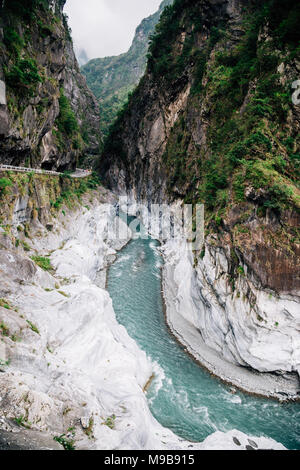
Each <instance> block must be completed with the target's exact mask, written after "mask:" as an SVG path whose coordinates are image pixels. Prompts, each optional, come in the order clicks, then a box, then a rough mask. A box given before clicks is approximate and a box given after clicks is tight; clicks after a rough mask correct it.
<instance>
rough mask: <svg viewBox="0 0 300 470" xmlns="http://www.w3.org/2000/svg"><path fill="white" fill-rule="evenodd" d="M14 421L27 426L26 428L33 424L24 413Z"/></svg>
mask: <svg viewBox="0 0 300 470" xmlns="http://www.w3.org/2000/svg"><path fill="white" fill-rule="evenodd" d="M14 421H15V423H16V424H17V425H18V426H20V427H23V428H26V429H30V428H31V425H32V424H31V423H30V421H28V420H27V419H26V418H25V416H23V415H21V416H19V417H17V418H15V419H14Z"/></svg>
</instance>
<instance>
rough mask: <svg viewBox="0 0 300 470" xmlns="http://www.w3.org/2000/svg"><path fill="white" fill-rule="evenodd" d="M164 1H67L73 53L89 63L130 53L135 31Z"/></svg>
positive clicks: (66, 11) (66, 9) (66, 8)
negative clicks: (97, 59) (86, 57)
mask: <svg viewBox="0 0 300 470" xmlns="http://www.w3.org/2000/svg"><path fill="white" fill-rule="evenodd" d="M161 1H162V0H67V3H66V6H65V9H64V11H65V13H66V14H67V15H68V17H69V26H70V27H71V29H72V37H73V42H74V49H75V52H76V54H77V56H79V54H80V51H81V50H84V51H85V52H86V54H87V56H88V59H94V58H97V57H106V56H110V55H119V54H122V53H123V52H126V51H128V49H129V47H130V45H131V42H132V39H133V37H134V32H135V29H136V27H137V26H138V25H139V24H140V22H141V21H142V19H143V18H146V17H147V16H149V15H151V14H152V13H154V12H155V11H157V10H158V7H159V5H160V3H161Z"/></svg>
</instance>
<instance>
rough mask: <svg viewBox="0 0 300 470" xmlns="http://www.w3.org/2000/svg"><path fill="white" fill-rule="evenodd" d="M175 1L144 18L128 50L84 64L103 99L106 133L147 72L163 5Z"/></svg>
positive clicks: (85, 72) (96, 93)
mask: <svg viewBox="0 0 300 470" xmlns="http://www.w3.org/2000/svg"><path fill="white" fill-rule="evenodd" d="M171 3H173V0H164V1H163V2H162V3H161V5H160V7H159V10H158V11H157V12H156V13H154V14H153V15H151V16H149V17H148V18H145V19H144V20H143V21H142V22H141V24H140V25H139V26H138V27H137V29H136V32H135V36H134V39H133V42H132V45H131V47H130V49H129V51H128V52H126V53H124V54H121V55H119V56H112V57H104V58H101V59H93V60H90V61H89V62H88V63H87V64H86V65H84V66H83V67H82V68H81V71H82V73H83V75H84V76H85V77H86V80H87V84H88V86H89V88H90V89H91V90H92V91H93V93H94V94H95V96H96V98H98V100H99V102H100V107H101V129H102V132H103V135H104V136H105V135H107V132H108V128H109V126H110V124H111V123H112V122H113V121H114V119H115V117H116V115H117V112H118V111H119V109H120V108H121V107H122V106H123V104H124V103H125V102H126V100H127V96H128V93H129V92H130V91H132V90H133V89H134V87H135V86H136V85H137V84H138V82H139V80H140V78H141V77H142V76H143V74H144V72H145V68H146V63H147V51H148V40H149V36H150V35H151V34H152V33H153V32H154V30H155V26H156V25H157V23H158V22H159V19H160V15H161V13H162V11H163V9H164V8H165V7H166V6H168V5H170V4H171Z"/></svg>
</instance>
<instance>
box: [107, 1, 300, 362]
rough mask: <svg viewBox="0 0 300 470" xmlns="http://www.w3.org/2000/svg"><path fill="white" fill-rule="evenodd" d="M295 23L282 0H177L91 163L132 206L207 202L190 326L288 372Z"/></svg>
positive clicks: (293, 264)
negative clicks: (138, 79) (135, 202)
mask: <svg viewBox="0 0 300 470" xmlns="http://www.w3.org/2000/svg"><path fill="white" fill-rule="evenodd" d="M299 18H300V9H299V4H298V2H296V1H292V0H290V1H288V2H285V4H284V5H283V4H282V3H281V2H279V1H277V0H272V1H266V2H263V3H262V2H257V1H242V0H226V1H224V0H216V1H213V2H208V1H196V2H195V1H193V2H192V1H189V0H177V1H175V3H174V5H173V6H170V7H168V8H167V9H166V10H165V12H164V13H163V15H162V17H161V21H160V23H159V25H158V28H157V32H156V34H155V36H154V37H153V38H152V41H151V43H150V51H149V60H148V66H147V70H146V73H145V76H144V77H143V78H142V80H141V82H140V84H139V86H138V87H137V89H136V90H135V91H134V93H133V95H132V97H131V99H130V101H129V104H128V106H127V107H126V108H125V109H124V110H123V112H122V114H121V115H120V116H119V118H118V119H117V121H116V122H115V124H114V127H113V129H112V131H111V135H110V137H109V139H107V141H106V145H105V148H104V153H103V155H102V158H101V160H100V162H99V168H100V171H101V173H102V174H105V177H106V181H107V182H108V184H109V186H110V187H111V188H113V189H114V190H117V191H119V192H121V193H129V194H130V195H131V197H133V198H135V199H137V200H147V201H153V202H165V201H168V202H173V201H176V200H178V199H179V200H182V201H184V202H186V203H201V202H202V203H204V204H205V210H206V220H205V224H206V240H205V246H204V248H203V250H202V252H201V253H195V259H194V260H192V261H191V263H192V267H193V265H194V267H193V273H194V274H193V279H194V275H195V274H196V281H195V283H194V285H193V286H192V287H191V291H190V292H189V296H192V297H196V298H197V301H196V303H198V307H197V308H195V309H194V310H195V312H196V313H195V315H196V317H197V315H198V317H197V318H196V320H195V317H194V318H193V319H191V318H190V321H192V322H194V323H195V325H196V326H197V328H198V329H199V330H200V332H201V334H202V336H203V337H204V339H205V341H206V342H208V343H209V344H210V346H212V347H213V348H214V349H215V350H217V351H219V352H221V353H222V354H223V355H224V356H225V357H227V358H228V359H229V360H231V361H234V362H237V363H239V364H241V365H243V366H245V367H249V368H255V369H257V370H260V371H274V370H283V371H284V370H287V371H296V370H299V367H300V366H299V364H300V357H299V341H298V340H297V337H299V289H300V277H299V254H300V239H299V219H300V216H299V208H300V191H299V158H300V157H299V128H300V109H299V105H295V104H293V102H292V98H291V97H292V93H293V89H292V84H293V82H294V81H295V80H297V79H298V78H299V73H300V62H299V50H298V49H297V47H298V41H299V32H298V30H297V22H298V21H299ZM177 261H178V262H179V260H177ZM194 280H195V279H194ZM178 282H179V281H178ZM181 284H182V283H180V282H179V284H178V286H179V287H178V288H180V285H181ZM197 291H198V292H197ZM204 293H205V295H204ZM177 294H178V292H177ZM178 298H179V299H180V298H182V297H181V295H178ZM268 299H269V301H268ZM270 299H273V301H272V302H271V301H270ZM233 311H235V312H236V316H237V322H236V323H235V322H234V321H231V320H232V318H230V313H229V312H233ZM275 311H276V315H277V316H276V318H275V317H274V312H275ZM239 312H240V317H239ZM241 325H244V326H245V325H247V326H246V327H243V328H242V327H241ZM242 330H243V331H242ZM216 332H217V333H216ZM253 332H254V333H253ZM219 333H220V334H219ZM264 334H265V335H266V338H267V337H269V339H266V338H265V339H263V338H262V336H261V335H263V336H264ZM236 337H238V338H244V340H243V341H242V339H241V341H240V342H239V340H237V339H236ZM246 338H247V339H246ZM273 341H274V342H273ZM241 343H243V345H242V344H241ZM260 343H266V344H267V343H268V344H269V345H270V347H269V349H268V348H262V349H261V350H260V353H259V354H258V355H259V358H257V357H256V356H257V354H256V352H255V348H256V347H259V344H260ZM245 344H246V346H245ZM275 344H276V346H275ZM272 345H273V347H272ZM267 349H268V352H266V351H267ZM246 351H247V352H246ZM256 351H257V349H256ZM274 351H277V352H278V355H279V356H280V355H281V352H280V351H282V358H283V359H282V360H280V361H277V360H276V354H274ZM279 356H278V357H279ZM254 357H255V359H254ZM251 358H252V359H251Z"/></svg>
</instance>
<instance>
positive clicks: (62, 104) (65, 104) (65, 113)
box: [57, 88, 78, 136]
mask: <svg viewBox="0 0 300 470" xmlns="http://www.w3.org/2000/svg"><path fill="white" fill-rule="evenodd" d="M59 111H60V112H59V116H58V118H57V126H58V129H59V130H60V132H61V133H63V134H67V135H68V136H73V135H74V134H75V133H76V132H78V122H77V119H76V117H75V114H74V112H73V110H72V108H71V105H70V102H69V100H68V98H67V97H66V96H65V95H64V90H63V89H62V88H61V90H60V97H59Z"/></svg>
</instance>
